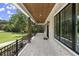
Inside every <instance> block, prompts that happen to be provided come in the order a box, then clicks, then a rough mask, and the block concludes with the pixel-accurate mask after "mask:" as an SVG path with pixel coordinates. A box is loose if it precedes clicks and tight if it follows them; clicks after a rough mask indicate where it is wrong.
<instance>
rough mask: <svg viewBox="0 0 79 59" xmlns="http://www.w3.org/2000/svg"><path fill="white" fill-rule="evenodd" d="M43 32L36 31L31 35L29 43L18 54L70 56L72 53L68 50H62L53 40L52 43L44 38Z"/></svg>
mask: <svg viewBox="0 0 79 59" xmlns="http://www.w3.org/2000/svg"><path fill="white" fill-rule="evenodd" d="M43 38H44V34H43V33H38V34H36V36H34V37H32V40H31V43H28V44H27V45H26V46H25V47H24V48H23V50H22V51H21V52H20V53H19V55H18V56H60V55H61V56H62V55H63V56H72V55H73V54H72V53H70V52H68V51H65V50H64V51H63V52H62V49H61V48H59V47H60V45H57V46H56V43H57V42H55V41H54V40H53V42H54V43H53V42H52V44H53V45H51V43H50V42H49V40H50V39H48V40H44V39H43Z"/></svg>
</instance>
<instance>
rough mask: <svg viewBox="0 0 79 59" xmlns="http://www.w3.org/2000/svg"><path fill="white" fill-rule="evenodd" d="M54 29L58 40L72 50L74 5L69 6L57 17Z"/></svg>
mask: <svg viewBox="0 0 79 59" xmlns="http://www.w3.org/2000/svg"><path fill="white" fill-rule="evenodd" d="M54 28H55V35H56V38H57V39H59V40H60V41H61V42H62V43H64V44H65V45H67V46H68V47H70V48H72V4H68V5H67V6H66V7H65V8H64V9H63V10H61V12H59V13H58V14H57V15H56V16H55V27H54ZM59 37H60V38H59Z"/></svg>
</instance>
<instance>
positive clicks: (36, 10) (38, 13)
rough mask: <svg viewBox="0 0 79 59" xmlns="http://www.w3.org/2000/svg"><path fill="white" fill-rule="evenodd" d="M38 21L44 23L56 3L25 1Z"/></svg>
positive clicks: (25, 4)
mask: <svg viewBox="0 0 79 59" xmlns="http://www.w3.org/2000/svg"><path fill="white" fill-rule="evenodd" d="M23 5H24V6H25V7H26V8H27V10H28V11H29V12H30V14H31V15H32V16H33V18H34V19H35V21H36V22H37V23H44V22H45V20H46V18H47V17H48V15H49V13H50V12H51V10H52V8H53V7H54V5H55V4H54V3H23Z"/></svg>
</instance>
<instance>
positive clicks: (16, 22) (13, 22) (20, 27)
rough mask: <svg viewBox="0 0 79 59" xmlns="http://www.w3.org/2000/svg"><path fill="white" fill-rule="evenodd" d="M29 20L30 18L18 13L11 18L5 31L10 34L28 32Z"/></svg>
mask: <svg viewBox="0 0 79 59" xmlns="http://www.w3.org/2000/svg"><path fill="white" fill-rule="evenodd" d="M27 19H28V18H27V17H26V16H25V15H24V14H23V13H21V12H17V13H16V14H13V15H12V16H11V18H10V20H9V23H8V24H7V25H6V26H5V28H4V30H5V31H10V32H23V33H24V32H27V29H26V27H27Z"/></svg>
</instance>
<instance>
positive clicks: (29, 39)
mask: <svg viewBox="0 0 79 59" xmlns="http://www.w3.org/2000/svg"><path fill="white" fill-rule="evenodd" d="M28 35H29V38H28V43H30V42H31V37H32V24H31V20H30V17H29V18H28Z"/></svg>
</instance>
